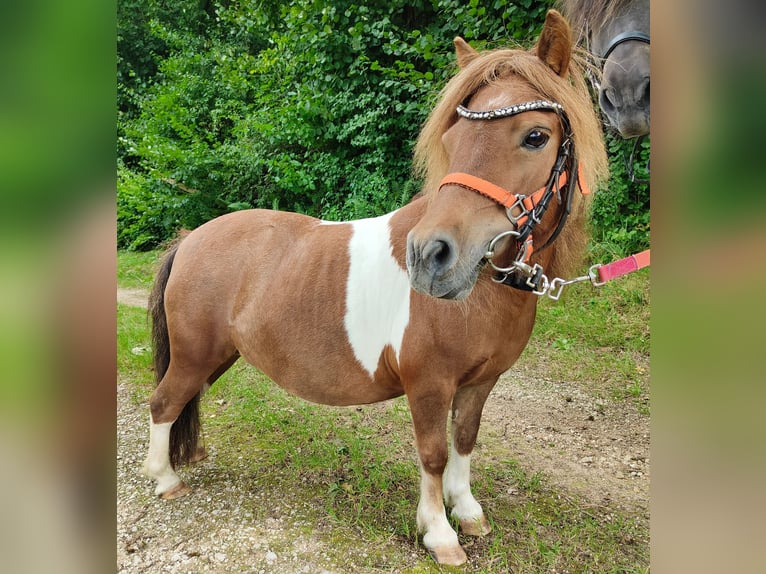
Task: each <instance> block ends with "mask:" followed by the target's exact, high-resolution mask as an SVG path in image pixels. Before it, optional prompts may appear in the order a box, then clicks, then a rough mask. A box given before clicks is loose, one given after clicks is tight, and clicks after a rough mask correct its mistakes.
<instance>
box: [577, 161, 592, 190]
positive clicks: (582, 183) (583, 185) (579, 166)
mask: <svg viewBox="0 0 766 574" xmlns="http://www.w3.org/2000/svg"><path fill="white" fill-rule="evenodd" d="M577 185H579V186H580V193H582V194H583V195H588V194H590V188H589V187H588V184H586V183H585V177H584V176H583V174H582V164H581V163H580V164H577Z"/></svg>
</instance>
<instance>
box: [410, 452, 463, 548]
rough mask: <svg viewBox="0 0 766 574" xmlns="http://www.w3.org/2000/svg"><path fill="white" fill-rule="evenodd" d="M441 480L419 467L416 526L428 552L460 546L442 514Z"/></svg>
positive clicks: (445, 516)
mask: <svg viewBox="0 0 766 574" xmlns="http://www.w3.org/2000/svg"><path fill="white" fill-rule="evenodd" d="M441 490H442V488H441V480H439V479H438V478H437V477H435V476H433V475H432V474H429V473H427V472H426V471H425V470H423V466H422V465H421V466H420V501H419V502H418V514H417V524H418V530H419V531H420V532H422V533H423V544H424V545H425V547H426V548H428V549H429V550H433V549H436V548H442V547H447V546H460V544H459V542H458V539H457V533H456V532H455V530H454V529H453V528H452V526H450V523H449V520H447V515H446V514H445V513H444V503H443V502H442V493H441Z"/></svg>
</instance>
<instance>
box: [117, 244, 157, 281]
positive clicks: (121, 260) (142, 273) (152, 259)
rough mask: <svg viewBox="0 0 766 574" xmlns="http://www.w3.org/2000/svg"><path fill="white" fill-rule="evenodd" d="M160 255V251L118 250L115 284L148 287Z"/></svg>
mask: <svg viewBox="0 0 766 574" xmlns="http://www.w3.org/2000/svg"><path fill="white" fill-rule="evenodd" d="M160 256H161V252H160V251H142V252H136V251H119V252H118V253H117V284H118V285H119V286H120V287H124V288H129V289H138V288H142V289H150V288H151V286H152V281H153V278H154V272H155V270H156V266H157V264H158V260H159V258H160Z"/></svg>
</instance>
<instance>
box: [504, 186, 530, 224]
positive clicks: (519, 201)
mask: <svg viewBox="0 0 766 574" xmlns="http://www.w3.org/2000/svg"><path fill="white" fill-rule="evenodd" d="M526 198H527V196H526V195H521V194H519V195H517V196H516V201H514V202H513V204H512V205H511V206H510V207H506V208H505V214H506V215H507V216H508V219H509V220H510V222H511V223H513V224H514V225H515V226H516V227H518V226H519V219H521V218H522V217H526V216H528V215H529V211H527V208H526V207H524V200H525V199H526ZM514 207H518V208H519V209H520V210H521V213H519V215H518V216H514V215H513V214H512V213H511V211H512V210H513V208H514Z"/></svg>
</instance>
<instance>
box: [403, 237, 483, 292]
mask: <svg viewBox="0 0 766 574" xmlns="http://www.w3.org/2000/svg"><path fill="white" fill-rule="evenodd" d="M458 255H459V249H458V247H457V242H456V241H455V240H454V239H453V238H452V237H451V236H449V235H447V234H437V235H432V236H430V237H427V238H426V239H425V240H418V239H416V238H415V237H414V236H413V234H412V233H410V235H409V236H408V237H407V271H408V272H409V275H410V285H411V286H412V288H413V289H415V290H416V291H420V292H421V293H425V294H426V295H431V296H432V297H441V298H445V299H460V298H463V297H465V296H466V295H467V294H468V291H470V286H469V287H468V289H466V285H465V284H464V282H463V281H461V280H460V278H459V277H458V276H459V273H456V268H457V267H458V260H459V257H458Z"/></svg>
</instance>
